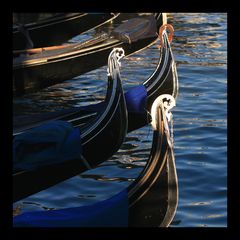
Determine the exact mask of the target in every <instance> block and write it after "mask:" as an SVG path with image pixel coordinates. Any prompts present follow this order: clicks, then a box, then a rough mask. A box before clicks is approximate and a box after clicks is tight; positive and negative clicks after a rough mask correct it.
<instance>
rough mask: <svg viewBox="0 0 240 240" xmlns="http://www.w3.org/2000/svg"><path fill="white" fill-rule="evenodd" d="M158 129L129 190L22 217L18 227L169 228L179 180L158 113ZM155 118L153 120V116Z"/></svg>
mask: <svg viewBox="0 0 240 240" xmlns="http://www.w3.org/2000/svg"><path fill="white" fill-rule="evenodd" d="M157 114H158V120H159V121H157V129H156V130H154V132H153V141H152V148H151V152H150V154H149V158H148V160H147V163H146V166H145V167H144V169H143V171H142V172H141V173H140V175H139V177H138V178H137V179H136V180H135V181H134V182H133V183H132V184H131V185H129V187H127V189H124V190H122V191H121V192H120V193H118V194H116V195H115V196H113V197H111V198H109V199H106V200H104V201H101V202H97V203H95V204H92V205H87V206H82V207H74V208H67V209H59V210H50V211H35V212H28V213H23V214H22V215H19V216H16V217H15V218H14V219H13V225H14V226H17V227H168V226H169V224H170V223H171V222H172V219H173V217H174V215H175V212H176V208H177V204H178V180H177V174H176V166H175V160H174V156H173V151H172V149H171V147H170V145H169V144H168V136H167V134H166V129H165V127H164V123H163V112H162V110H161V109H159V111H158V112H157ZM153 117H154V116H153Z"/></svg>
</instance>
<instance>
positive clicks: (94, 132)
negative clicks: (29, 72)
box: [13, 48, 127, 202]
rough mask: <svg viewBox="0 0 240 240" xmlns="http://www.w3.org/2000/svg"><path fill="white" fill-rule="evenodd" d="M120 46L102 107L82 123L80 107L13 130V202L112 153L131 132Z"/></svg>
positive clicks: (113, 54) (112, 60)
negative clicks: (45, 120)
mask: <svg viewBox="0 0 240 240" xmlns="http://www.w3.org/2000/svg"><path fill="white" fill-rule="evenodd" d="M123 54H124V52H123V49H119V48H115V49H114V50H113V51H112V52H111V53H110V55H109V58H108V89H107V94H106V99H105V101H103V102H102V106H103V107H102V109H101V110H100V111H99V112H98V113H97V114H96V116H95V117H94V118H92V119H91V120H89V121H87V123H85V124H84V125H81V126H79V125H80V123H81V121H82V118H85V117H88V116H86V115H84V116H83V115H82V113H81V111H75V112H74V113H72V114H70V115H68V116H67V117H65V118H62V119H61V118H59V119H58V120H57V121H54V120H52V121H49V122H47V123H45V124H41V125H39V126H38V127H32V126H29V127H28V128H25V129H24V130H23V129H22V130H21V131H14V132H13V156H14V160H13V202H15V201H17V200H19V199H22V198H24V197H26V196H29V195H31V194H33V193H36V192H39V191H40V190H42V189H45V188H47V187H49V186H52V185H55V184H56V183H58V182H60V181H63V180H64V179H67V178H69V177H71V176H74V175H76V174H78V173H81V172H83V171H85V170H87V169H91V168H94V167H96V166H97V165H98V164H99V163H101V162H103V161H105V160H107V159H108V158H109V157H111V156H112V155H113V154H114V153H115V152H116V151H117V150H118V149H119V147H120V146H121V144H122V142H123V140H124V138H125V134H126V132H127V110H126V103H125V98H124V94H123V90H122V85H121V79H120V73H119V59H120V58H121V57H122V56H123Z"/></svg>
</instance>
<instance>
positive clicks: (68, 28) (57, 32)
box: [13, 13, 119, 50]
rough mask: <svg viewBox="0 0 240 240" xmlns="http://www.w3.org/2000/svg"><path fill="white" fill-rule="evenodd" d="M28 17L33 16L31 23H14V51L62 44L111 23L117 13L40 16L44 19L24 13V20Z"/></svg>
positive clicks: (15, 15)
mask: <svg viewBox="0 0 240 240" xmlns="http://www.w3.org/2000/svg"><path fill="white" fill-rule="evenodd" d="M17 15H19V14H16V13H15V14H14V16H13V17H15V18H17ZM29 15H34V19H33V20H32V22H31V21H30V22H27V23H24V22H16V21H15V24H14V25H13V49H14V50H21V49H25V48H26V47H28V46H30V47H31V48H33V47H34V48H38V47H46V46H53V45H58V44H62V43H64V42H66V41H67V40H69V39H71V38H72V37H74V36H76V35H78V34H81V33H84V32H86V31H87V30H90V29H93V28H95V27H98V26H100V25H102V24H104V23H106V22H108V21H111V20H112V19H114V18H115V17H117V16H118V15H119V13H116V14H115V13H55V14H42V15H47V17H45V18H43V17H42V18H41V17H39V15H40V14H36V13H35V14H33V13H31V14H27V13H24V17H25V18H26V17H28V16H29ZM49 15H50V16H49ZM40 16H41V15H40Z"/></svg>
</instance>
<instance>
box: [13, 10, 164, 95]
mask: <svg viewBox="0 0 240 240" xmlns="http://www.w3.org/2000/svg"><path fill="white" fill-rule="evenodd" d="M163 21H165V15H164V14H161V13H160V14H155V15H151V16H147V17H142V18H134V19H130V20H128V21H127V22H125V23H123V25H120V26H119V27H118V28H116V29H115V30H114V31H112V32H111V33H110V34H108V33H103V34H100V35H98V36H97V37H94V38H93V39H90V40H87V41H85V42H83V43H76V44H66V45H60V46H53V47H49V48H38V49H29V50H24V51H15V52H14V59H13V94H14V95H17V96H21V95H23V94H25V93H29V92H34V91H37V90H39V89H42V88H45V87H48V86H51V85H53V84H56V83H60V82H62V81H65V80H68V79H71V78H73V77H76V76H78V75H80V74H83V73H86V72H89V71H91V70H94V69H96V68H99V67H101V66H104V65H106V63H107V62H106V59H107V56H108V55H109V53H110V52H111V50H112V48H114V47H122V48H123V49H124V50H125V54H126V56H127V55H130V54H132V53H136V52H137V51H140V50H142V49H144V48H146V47H148V46H150V45H152V44H153V43H154V42H156V41H157V34H156V32H157V31H158V29H159V27H160V26H161V25H162V24H163Z"/></svg>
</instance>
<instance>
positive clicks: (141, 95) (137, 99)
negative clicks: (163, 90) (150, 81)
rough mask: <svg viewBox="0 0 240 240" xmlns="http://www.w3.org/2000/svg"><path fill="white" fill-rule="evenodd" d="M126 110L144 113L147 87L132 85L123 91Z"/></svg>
mask: <svg viewBox="0 0 240 240" xmlns="http://www.w3.org/2000/svg"><path fill="white" fill-rule="evenodd" d="M125 99H126V105H127V110H128V112H133V113H144V112H145V109H146V104H147V89H146V88H145V86H144V85H139V86H137V87H133V88H132V89H130V90H128V91H127V92H126V93H125Z"/></svg>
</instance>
